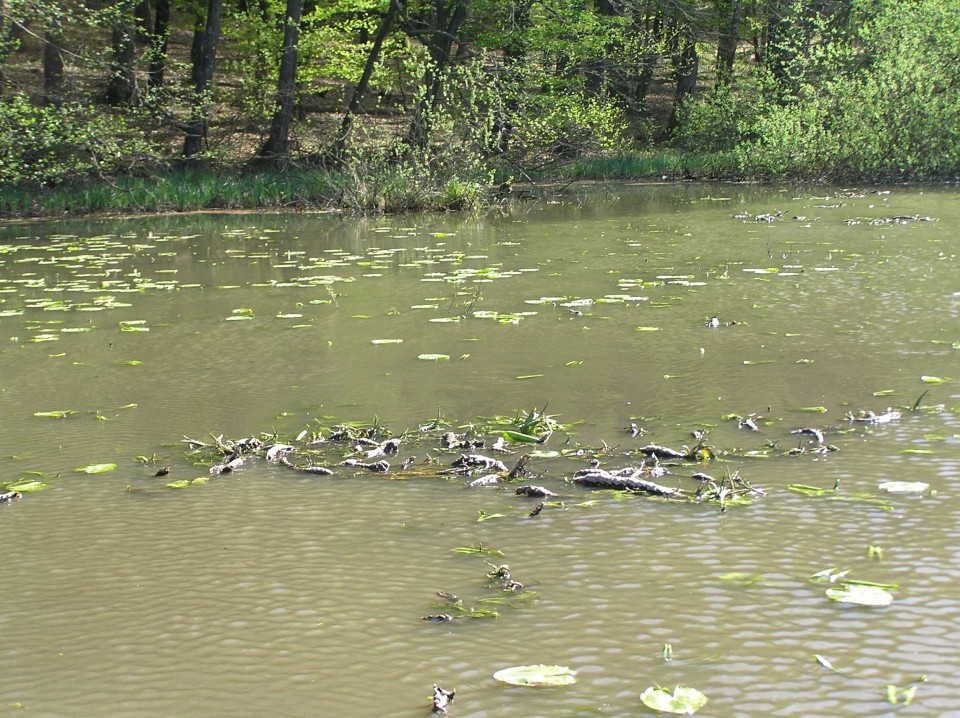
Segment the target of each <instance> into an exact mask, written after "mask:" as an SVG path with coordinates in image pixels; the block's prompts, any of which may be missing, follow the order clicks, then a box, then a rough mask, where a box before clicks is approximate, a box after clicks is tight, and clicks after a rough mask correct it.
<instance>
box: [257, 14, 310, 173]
mask: <svg viewBox="0 0 960 718" xmlns="http://www.w3.org/2000/svg"><path fill="white" fill-rule="evenodd" d="M302 12H303V0H287V13H286V22H285V23H284V26H283V48H282V49H281V53H280V74H279V79H278V81H277V106H276V110H275V111H274V113H273V120H272V122H271V123H270V135H269V136H268V137H267V141H266V142H265V143H264V145H263V147H262V148H261V149H260V156H261V157H263V158H265V159H277V160H280V159H283V158H286V156H287V151H288V143H289V137H290V125H291V124H292V123H293V100H294V96H295V94H296V89H297V43H298V42H299V40H300V16H301V14H302Z"/></svg>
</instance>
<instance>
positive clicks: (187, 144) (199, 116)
mask: <svg viewBox="0 0 960 718" xmlns="http://www.w3.org/2000/svg"><path fill="white" fill-rule="evenodd" d="M222 16H223V0H207V18H206V22H204V23H203V25H202V33H201V26H200V24H199V23H198V25H197V33H198V34H200V37H199V39H198V38H197V37H196V36H195V37H194V44H193V50H195V51H196V52H195V54H193V53H191V54H193V60H194V63H193V72H192V77H191V79H192V80H193V93H194V97H193V114H192V116H191V118H190V122H189V124H188V127H187V134H186V137H185V138H184V141H183V155H184V157H193V156H194V155H196V154H198V153H199V152H200V150H201V149H202V148H203V141H204V139H205V138H206V135H207V106H208V105H209V103H210V98H209V97H208V95H209V93H210V87H211V85H212V83H213V69H214V66H215V64H216V59H217V45H218V43H219V41H220V20H221V18H222Z"/></svg>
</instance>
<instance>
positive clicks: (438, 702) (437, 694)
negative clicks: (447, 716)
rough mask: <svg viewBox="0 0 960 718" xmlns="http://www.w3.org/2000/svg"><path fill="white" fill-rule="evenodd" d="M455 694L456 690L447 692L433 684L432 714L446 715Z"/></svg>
mask: <svg viewBox="0 0 960 718" xmlns="http://www.w3.org/2000/svg"><path fill="white" fill-rule="evenodd" d="M456 694H457V691H456V690H452V691H447V690H444V689H443V688H441V687H440V686H438V685H437V684H436V683H434V684H433V708H432V711H433V712H434V713H440V714H443V713H446V712H447V708H448V707H449V706H450V704H451V703H453V698H454V696H455V695H456Z"/></svg>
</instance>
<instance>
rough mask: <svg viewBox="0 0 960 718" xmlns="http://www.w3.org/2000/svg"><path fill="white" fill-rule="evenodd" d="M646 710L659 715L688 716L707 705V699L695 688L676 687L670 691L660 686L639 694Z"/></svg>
mask: <svg viewBox="0 0 960 718" xmlns="http://www.w3.org/2000/svg"><path fill="white" fill-rule="evenodd" d="M640 700H641V701H643V705H645V706H646V707H647V708H651V709H653V710H655V711H660V712H661V713H673V714H675V715H682V716H689V715H693V714H694V713H696V712H697V711H698V710H700V709H701V708H703V707H704V706H705V705H706V704H707V697H706V696H705V695H704V694H703V693H701V692H700V691H698V690H697V689H696V688H688V687H686V686H677V687H676V688H674V689H673V690H672V691H671V690H670V689H669V688H661V687H660V686H656V687H650V688H647V690H645V691H644V692H643V693H641V694H640Z"/></svg>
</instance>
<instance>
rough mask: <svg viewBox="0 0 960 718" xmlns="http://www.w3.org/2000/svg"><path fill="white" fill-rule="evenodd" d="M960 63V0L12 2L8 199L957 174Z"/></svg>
mask: <svg viewBox="0 0 960 718" xmlns="http://www.w3.org/2000/svg"><path fill="white" fill-rule="evenodd" d="M958 58H960V0H907V1H904V0H226V1H224V0H115V1H111V0H87V1H86V2H78V1H77V0H0V186H6V187H13V186H16V187H24V186H41V185H45V186H50V185H57V184H62V183H65V182H70V181H72V180H76V179H83V178H89V177H90V176H99V177H109V178H118V177H136V176H142V175H155V174H157V173H158V172H162V171H166V170H169V169H171V168H174V167H182V166H188V167H208V168H210V167H212V168H222V167H224V166H231V167H238V166H241V165H242V166H243V167H245V168H246V170H247V171H248V172H254V171H255V172H269V171H276V170H277V169H283V168H290V167H300V168H305V167H318V168H323V169H324V171H325V172H327V173H328V181H329V182H330V183H331V184H330V186H329V187H327V190H329V191H330V192H331V193H332V194H335V195H337V196H338V197H339V200H340V201H341V203H343V204H354V205H356V206H358V207H369V206H377V205H378V204H379V205H382V204H383V202H384V201H385V200H384V197H385V195H386V194H389V193H385V190H384V187H385V186H393V187H394V188H395V189H396V188H399V187H406V188H407V190H405V191H406V192H408V193H409V194H410V195H411V196H412V195H414V194H417V193H421V194H422V193H423V192H426V190H427V188H428V187H432V188H434V189H435V188H438V187H439V188H442V189H443V192H444V202H445V203H447V204H449V205H451V206H455V205H457V204H458V203H462V204H469V203H470V201H471V196H472V193H475V192H476V191H477V188H478V187H479V186H480V184H485V183H489V181H490V180H491V179H492V178H493V173H494V171H498V172H499V173H500V175H501V176H505V177H514V178H516V179H518V180H519V179H523V178H528V177H531V176H533V177H536V176H541V174H542V173H543V172H545V171H546V172H547V173H549V172H550V171H551V169H555V168H557V167H558V166H561V165H562V164H564V163H570V162H571V161H575V160H582V159H585V158H593V159H596V158H603V157H607V158H610V157H617V156H619V157H624V156H636V155H637V154H638V153H644V152H651V151H652V150H654V149H663V148H670V152H671V153H672V156H673V157H674V158H676V159H675V160H674V161H675V163H676V168H677V169H679V170H683V169H686V170H688V171H690V170H691V169H692V168H695V169H696V172H697V173H698V174H706V175H714V176H726V177H747V178H764V177H767V178H784V177H791V178H804V179H825V180H834V181H839V180H853V179H857V180H871V179H872V180H880V179H893V180H898V179H911V180H913V179H944V178H950V179H952V178H953V177H954V174H955V173H957V172H958V170H960V137H958V134H960V116H958V115H960V97H958V93H960V82H958V81H960V63H958ZM620 166H622V165H620Z"/></svg>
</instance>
